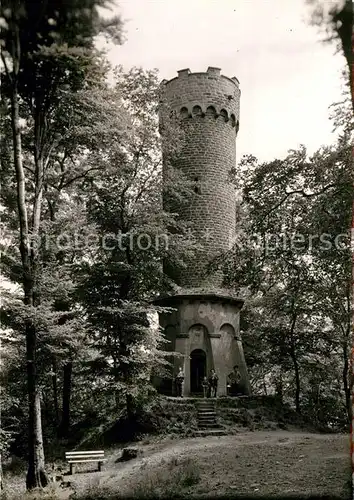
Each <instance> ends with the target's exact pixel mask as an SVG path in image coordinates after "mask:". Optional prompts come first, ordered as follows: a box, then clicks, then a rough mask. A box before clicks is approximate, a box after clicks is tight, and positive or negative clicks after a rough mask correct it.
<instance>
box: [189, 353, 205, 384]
mask: <svg viewBox="0 0 354 500" xmlns="http://www.w3.org/2000/svg"><path fill="white" fill-rule="evenodd" d="M190 368H191V369H190V375H191V393H199V392H200V393H201V392H203V388H202V380H203V377H205V375H206V354H205V352H204V351H203V350H202V349H194V351H192V352H191V355H190Z"/></svg>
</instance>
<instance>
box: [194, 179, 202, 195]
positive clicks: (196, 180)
mask: <svg viewBox="0 0 354 500" xmlns="http://www.w3.org/2000/svg"><path fill="white" fill-rule="evenodd" d="M194 182H195V183H196V185H195V186H194V192H195V193H196V194H200V193H201V190H200V185H199V177H194Z"/></svg>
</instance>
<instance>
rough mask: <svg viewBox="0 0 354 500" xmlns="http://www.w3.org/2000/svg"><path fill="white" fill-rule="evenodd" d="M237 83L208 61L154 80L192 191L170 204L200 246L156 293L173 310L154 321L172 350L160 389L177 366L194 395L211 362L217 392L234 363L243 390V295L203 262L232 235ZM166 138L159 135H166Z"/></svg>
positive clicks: (168, 389) (166, 387)
mask: <svg viewBox="0 0 354 500" xmlns="http://www.w3.org/2000/svg"><path fill="white" fill-rule="evenodd" d="M239 109H240V89H239V82H238V80H237V78H228V77H226V76H223V75H221V74H220V69H218V68H213V67H209V68H208V70H207V72H206V73H191V72H190V70H189V69H184V70H181V71H178V77H176V78H174V79H172V80H170V81H166V80H164V81H163V82H162V84H161V107H160V123H161V125H162V127H161V133H162V136H163V135H164V130H166V129H167V127H166V126H165V125H166V122H167V121H168V120H169V117H170V116H171V112H172V113H173V115H174V116H176V115H177V117H178V118H179V121H180V124H181V126H182V129H183V132H184V134H183V136H184V138H183V145H182V148H181V150H180V151H179V152H178V155H177V159H176V160H175V164H176V166H177V167H179V168H180V169H181V171H182V172H183V173H184V175H185V176H186V177H187V179H188V180H189V181H190V183H191V196H190V198H189V199H188V202H187V203H183V204H182V203H180V204H179V206H177V207H174V210H173V212H175V211H176V212H177V213H178V214H179V216H180V217H181V218H182V219H183V220H185V221H188V222H192V223H193V225H194V232H193V236H194V237H195V239H196V241H197V242H198V243H199V244H200V245H201V246H202V247H203V250H202V252H201V253H199V255H196V257H194V259H193V260H190V261H188V262H187V263H186V264H187V268H186V270H185V271H183V272H182V273H180V274H179V276H178V285H180V287H181V289H180V292H178V293H175V294H174V295H170V296H167V297H160V298H159V299H157V300H156V301H155V303H156V304H158V305H160V306H167V307H171V308H172V312H168V313H160V326H161V327H162V328H163V330H164V333H165V337H166V339H167V340H168V346H167V347H166V350H170V351H174V352H178V353H179V354H180V356H179V357H174V358H173V369H172V373H171V377H170V378H166V379H164V380H161V379H159V380H156V381H155V383H156V386H157V387H159V388H160V391H161V392H164V393H167V394H171V393H172V394H173V388H174V386H173V378H174V376H175V375H176V373H177V372H178V369H179V368H180V367H182V369H183V371H184V375H185V379H184V389H183V394H184V395H185V396H188V395H198V394H200V392H201V390H202V386H201V383H202V379H203V377H204V376H208V375H209V373H210V370H212V369H214V370H216V373H217V375H218V377H219V385H218V394H219V395H226V394H227V381H228V380H229V376H230V375H232V374H233V373H235V371H234V370H239V373H240V375H241V380H240V382H239V388H240V389H241V392H242V393H243V394H250V384H249V378H248V373H247V367H246V362H245V357H244V353H243V348H242V340H241V336H240V310H241V308H242V305H243V300H241V299H239V298H237V297H235V296H233V294H232V293H229V292H227V291H225V290H222V288H221V287H222V272H221V271H216V272H215V271H214V272H209V269H208V264H209V263H212V262H213V260H214V259H215V258H216V257H217V256H218V255H220V254H223V253H224V252H226V251H227V250H229V249H230V247H231V245H232V243H233V241H234V235H235V230H236V228H235V226H236V196H235V189H234V186H233V185H232V183H231V182H230V171H231V170H232V169H234V168H235V165H236V135H237V132H238V128H239ZM166 142H167V141H165V143H166Z"/></svg>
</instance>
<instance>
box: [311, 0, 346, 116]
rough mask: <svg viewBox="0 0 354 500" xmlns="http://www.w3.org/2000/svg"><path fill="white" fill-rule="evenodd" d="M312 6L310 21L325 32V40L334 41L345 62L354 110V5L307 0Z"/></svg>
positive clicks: (342, 0)
mask: <svg viewBox="0 0 354 500" xmlns="http://www.w3.org/2000/svg"><path fill="white" fill-rule="evenodd" d="M307 3H308V4H309V5H311V6H312V8H313V10H312V19H311V23H312V24H314V25H316V26H319V27H320V28H322V29H323V30H324V31H325V32H326V35H327V36H326V42H336V43H337V46H338V49H339V50H341V51H342V53H343V55H344V57H345V60H346V63H347V74H348V82H349V87H350V91H351V98H352V108H353V111H354V66H353V65H354V7H353V1H352V0H341V1H338V2H337V4H336V5H330V4H329V3H328V5H329V7H328V6H327V3H326V2H321V1H320V0H307Z"/></svg>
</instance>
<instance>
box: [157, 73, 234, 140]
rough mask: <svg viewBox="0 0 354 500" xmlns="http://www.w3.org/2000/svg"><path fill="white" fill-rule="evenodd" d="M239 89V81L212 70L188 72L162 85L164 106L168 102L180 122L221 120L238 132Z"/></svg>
mask: <svg viewBox="0 0 354 500" xmlns="http://www.w3.org/2000/svg"><path fill="white" fill-rule="evenodd" d="M240 94H241V91H240V88H239V81H238V80H237V78H236V77H233V78H229V77H227V76H224V75H222V74H221V72H220V69H219V68H215V67H212V66H209V68H208V69H207V71H206V72H204V73H192V72H191V71H190V69H189V68H187V69H181V70H179V71H178V76H177V77H175V78H172V79H171V80H163V81H162V83H161V103H163V102H165V103H166V102H168V104H169V108H170V110H171V109H172V110H173V111H174V112H175V113H176V114H177V116H179V117H180V118H181V119H186V120H187V119H192V118H198V117H199V118H206V119H208V118H209V119H212V120H222V121H224V122H226V123H229V124H230V125H231V126H232V127H233V128H235V130H236V133H237V131H238V129H239V113H240Z"/></svg>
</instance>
